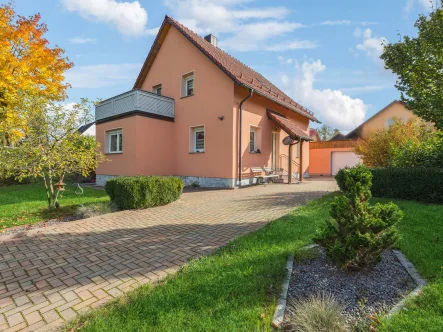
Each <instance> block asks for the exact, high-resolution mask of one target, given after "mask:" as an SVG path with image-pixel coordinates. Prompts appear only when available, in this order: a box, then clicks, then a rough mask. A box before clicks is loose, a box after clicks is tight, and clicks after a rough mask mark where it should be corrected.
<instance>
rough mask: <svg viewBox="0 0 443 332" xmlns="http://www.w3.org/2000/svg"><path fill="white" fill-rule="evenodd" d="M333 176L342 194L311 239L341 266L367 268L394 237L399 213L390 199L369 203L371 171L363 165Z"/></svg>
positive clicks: (391, 244) (396, 237)
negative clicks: (329, 215)
mask: <svg viewBox="0 0 443 332" xmlns="http://www.w3.org/2000/svg"><path fill="white" fill-rule="evenodd" d="M337 180H339V181H340V182H339V185H340V188H341V190H342V194H341V195H340V196H339V197H336V198H335V201H334V202H333V203H332V204H331V217H332V218H331V219H330V220H328V221H327V222H326V226H325V227H324V228H323V229H322V230H321V231H319V233H318V235H317V237H316V239H315V241H316V243H318V244H320V245H322V246H323V247H324V248H325V250H326V252H327V254H328V256H329V257H330V258H331V259H332V260H333V261H334V262H336V263H337V264H338V265H340V266H342V267H344V268H347V269H356V270H359V269H366V268H371V267H373V266H375V265H376V264H377V263H378V262H379V261H380V259H381V254H382V252H383V251H384V250H386V249H388V248H391V247H392V246H394V245H395V243H396V241H397V240H398V232H397V229H396V228H395V225H396V224H397V223H398V222H399V221H400V220H401V219H402V218H403V213H402V211H401V210H400V209H399V208H398V206H396V205H395V204H394V203H392V202H391V203H389V204H381V203H377V204H375V205H370V203H369V200H370V198H371V186H372V173H371V172H370V170H369V169H368V168H367V167H365V166H363V165H358V166H356V167H353V168H346V169H344V170H343V171H342V173H341V175H340V177H339V179H337Z"/></svg>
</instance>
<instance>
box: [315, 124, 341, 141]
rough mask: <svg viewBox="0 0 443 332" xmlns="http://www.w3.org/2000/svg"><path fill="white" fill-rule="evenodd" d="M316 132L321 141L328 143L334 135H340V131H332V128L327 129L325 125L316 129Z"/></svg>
mask: <svg viewBox="0 0 443 332" xmlns="http://www.w3.org/2000/svg"><path fill="white" fill-rule="evenodd" d="M317 132H318V135H319V136H320V139H321V140H322V141H329V140H330V139H331V138H332V137H334V136H335V135H337V134H340V130H338V129H333V128H332V127H329V126H328V125H326V124H324V125H323V126H321V127H320V128H318V129H317Z"/></svg>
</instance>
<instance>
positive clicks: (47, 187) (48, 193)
mask: <svg viewBox="0 0 443 332" xmlns="http://www.w3.org/2000/svg"><path fill="white" fill-rule="evenodd" d="M43 181H44V183H45V189H46V198H47V200H48V208H49V209H50V208H51V193H50V192H49V186H48V181H47V180H46V174H43Z"/></svg>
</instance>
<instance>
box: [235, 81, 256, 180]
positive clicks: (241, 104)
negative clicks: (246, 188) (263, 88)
mask: <svg viewBox="0 0 443 332" xmlns="http://www.w3.org/2000/svg"><path fill="white" fill-rule="evenodd" d="M248 89H249V95H248V96H247V97H246V98H245V99H243V100H242V101H241V102H240V109H239V111H240V114H239V117H240V118H239V126H240V130H239V137H238V186H239V187H241V173H242V168H243V167H242V133H243V130H242V129H243V128H242V126H243V109H242V107H243V103H244V102H245V101H246V100H248V99H249V98H251V97H252V94H253V93H254V89H251V88H248Z"/></svg>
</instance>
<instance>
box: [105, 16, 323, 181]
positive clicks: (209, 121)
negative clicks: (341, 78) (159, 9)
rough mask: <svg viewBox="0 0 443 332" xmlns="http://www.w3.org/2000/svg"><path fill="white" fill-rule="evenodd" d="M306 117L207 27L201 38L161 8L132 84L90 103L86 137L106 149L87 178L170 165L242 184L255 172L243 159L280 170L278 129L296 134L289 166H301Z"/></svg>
mask: <svg viewBox="0 0 443 332" xmlns="http://www.w3.org/2000/svg"><path fill="white" fill-rule="evenodd" d="M310 121H316V122H318V120H317V119H316V118H315V116H314V115H313V113H311V112H310V111H308V110H307V109H306V108H304V107H302V106H301V105H299V104H298V103H296V102H295V101H293V100H292V99H291V98H290V97H288V96H287V95H286V94H284V93H283V92H282V91H281V90H280V89H278V88H277V87H276V86H275V85H273V84H272V83H271V82H269V81H268V80H267V79H266V78H264V77H263V76H262V75H260V74H259V73H257V72H256V71H254V70H252V69H251V68H249V67H248V66H246V65H244V64H243V63H241V62H240V61H238V60H236V59H235V58H233V57H232V56H230V55H229V54H227V53H225V52H224V51H222V50H221V49H219V48H218V47H217V39H216V38H215V37H214V36H212V35H209V36H207V37H205V38H202V37H200V36H198V35H197V34H195V33H194V32H192V31H191V30H189V29H188V28H186V27H184V26H183V25H181V24H180V23H178V22H177V21H175V20H173V19H172V18H170V17H168V16H166V17H165V20H164V21H163V24H162V26H161V28H160V30H159V32H158V35H157V37H156V39H155V41H154V44H153V46H152V48H151V51H150V52H149V54H148V56H147V58H146V61H145V63H144V64H143V67H142V69H141V71H140V74H139V76H138V78H137V80H136V82H135V84H134V88H133V90H131V91H129V92H126V93H123V94H121V95H118V96H115V97H113V98H110V99H107V100H104V101H102V102H101V103H100V104H99V105H97V106H96V123H97V129H96V130H97V135H96V138H97V141H98V142H99V143H100V144H101V146H102V147H103V149H104V152H105V154H106V155H107V156H106V157H107V161H106V162H105V163H103V164H101V165H100V166H99V167H98V168H97V183H98V184H104V183H105V182H106V179H108V178H109V177H113V176H119V175H128V176H134V175H172V176H178V177H181V178H183V179H184V180H185V183H186V184H191V183H192V182H195V181H197V182H198V183H199V185H200V186H202V187H234V186H238V185H239V184H240V185H246V184H252V183H256V182H257V176H258V175H260V174H257V172H253V171H252V170H251V168H258V167H260V168H264V167H270V168H272V169H274V170H277V169H279V170H280V169H283V170H280V171H281V174H283V173H284V172H285V169H286V171H287V168H288V165H289V162H288V155H289V153H288V152H289V150H288V146H285V145H283V144H282V140H283V139H284V138H285V137H287V136H290V137H291V138H292V139H293V140H297V141H298V140H300V141H301V142H302V143H299V144H296V148H295V153H294V154H295V159H294V160H293V165H294V167H293V174H294V173H295V172H294V168H296V167H298V166H297V165H300V164H301V167H298V168H297V169H296V172H297V174H300V173H301V174H303V175H304V176H306V175H307V174H308V173H307V172H308V167H309V141H310V140H311V139H310V137H309V122H310ZM240 133H241V135H240ZM239 137H241V140H239V139H238V138H239ZM300 145H302V147H301V149H300ZM258 173H261V172H258ZM264 174H265V172H263V174H262V175H264Z"/></svg>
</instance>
